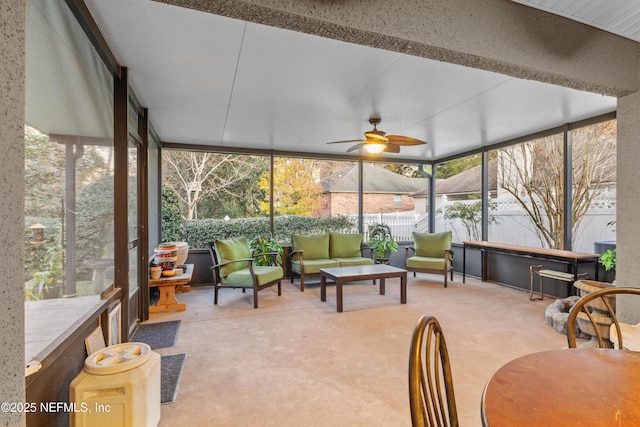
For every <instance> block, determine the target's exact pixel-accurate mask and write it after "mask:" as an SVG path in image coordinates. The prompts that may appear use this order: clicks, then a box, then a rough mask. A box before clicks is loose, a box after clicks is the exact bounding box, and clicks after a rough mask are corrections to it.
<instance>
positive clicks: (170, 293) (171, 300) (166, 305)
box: [149, 284, 187, 313]
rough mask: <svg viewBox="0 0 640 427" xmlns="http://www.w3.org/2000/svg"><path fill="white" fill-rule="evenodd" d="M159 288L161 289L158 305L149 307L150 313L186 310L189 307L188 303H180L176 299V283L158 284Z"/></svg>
mask: <svg viewBox="0 0 640 427" xmlns="http://www.w3.org/2000/svg"><path fill="white" fill-rule="evenodd" d="M158 289H159V290H160V299H159V300H158V305H156V306H150V307H149V312H150V313H158V312H160V311H163V310H166V311H170V310H178V311H184V310H186V309H187V304H185V303H179V302H178V300H177V299H176V285H175V284H171V285H164V286H158Z"/></svg>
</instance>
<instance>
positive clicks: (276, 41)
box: [85, 0, 616, 161]
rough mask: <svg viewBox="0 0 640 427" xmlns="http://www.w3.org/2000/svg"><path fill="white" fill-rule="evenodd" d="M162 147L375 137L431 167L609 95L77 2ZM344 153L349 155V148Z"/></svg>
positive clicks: (322, 146)
mask: <svg viewBox="0 0 640 427" xmlns="http://www.w3.org/2000/svg"><path fill="white" fill-rule="evenodd" d="M85 1H86V3H87V6H88V7H89V9H90V11H91V12H92V14H93V16H94V19H95V20H96V22H97V24H98V26H99V27H100V29H101V31H102V32H103V34H104V36H105V38H106V40H107V42H108V43H109V45H110V46H111V49H112V50H113V52H114V55H115V56H116V58H117V60H118V62H119V63H120V64H121V65H123V66H126V67H127V68H128V71H129V73H128V76H129V81H130V84H131V86H132V88H133V90H134V91H135V93H136V95H137V97H138V99H139V100H140V102H141V104H142V105H143V106H145V107H147V108H149V112H150V117H151V120H152V123H153V125H154V127H155V129H156V130H157V132H158V134H159V136H160V138H161V139H162V141H164V142H172V143H184V144H199V145H206V146H212V147H220V146H224V147H242V148H254V149H273V150H286V151H297V152H311V153H334V154H343V153H344V152H345V150H346V149H347V148H348V147H349V146H350V145H349V144H332V145H327V144H326V142H328V141H335V140H345V139H355V138H360V137H361V136H362V134H363V133H364V132H365V131H367V130H370V129H371V126H370V125H369V123H368V118H369V117H370V116H372V115H380V116H381V117H382V123H381V124H380V125H379V129H382V130H384V131H386V132H387V133H389V134H400V135H406V136H411V137H414V138H418V139H422V140H425V141H427V142H428V144H427V145H426V146H417V147H402V150H401V153H400V154H384V156H387V157H389V158H391V159H393V158H403V159H415V160H426V161H429V160H434V159H440V158H443V157H447V156H451V155H455V154H458V153H463V152H466V151H469V150H472V149H476V148H478V147H479V146H481V145H487V144H491V143H496V142H501V141H504V140H508V139H511V138H514V137H518V136H522V135H527V134H530V133H534V132H537V131H540V130H544V129H548V128H552V127H555V126H560V125H562V124H563V123H566V122H572V121H577V120H581V119H584V118H588V117H591V116H594V115H598V114H603V113H607V112H611V111H614V110H615V108H616V99H615V98H612V97H607V96H602V95H598V94H593V93H587V92H582V91H577V90H573V89H568V88H563V87H559V86H553V85H549V84H544V83H539V82H535V81H528V80H520V79H516V78H513V77H508V76H504V75H500V74H496V73H492V72H486V71H481V70H475V69H471V68H466V67H461V66H457V65H452V64H448V63H443V62H437V61H433V60H428V59H424V58H419V57H415V56H409V55H405V54H399V53H395V52H390V51H384V50H380V49H374V48H370V47H365V46H359V45H354V44H349V43H345V42H341V41H336V40H332V39H325V38H321V37H317V36H312V35H308V34H302V33H297V32H292V31H289V30H283V29H279V28H274V27H267V26H264V25H259V24H255V23H248V22H243V21H238V20H234V19H230V18H225V17H221V16H217V15H212V14H207V13H203V12H198V11H194V10H190V9H184V8H179V7H175V6H169V5H166V4H161V3H157V2H153V1H148V0H109V1H103V0H102V1H101V0H85ZM354 154H356V155H357V154H358V153H357V152H356V153H354Z"/></svg>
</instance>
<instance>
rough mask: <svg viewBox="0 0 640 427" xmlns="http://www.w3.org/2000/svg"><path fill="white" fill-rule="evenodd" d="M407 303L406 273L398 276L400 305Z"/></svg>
mask: <svg viewBox="0 0 640 427" xmlns="http://www.w3.org/2000/svg"><path fill="white" fill-rule="evenodd" d="M406 303H407V273H406V272H405V273H403V274H402V276H400V304H406Z"/></svg>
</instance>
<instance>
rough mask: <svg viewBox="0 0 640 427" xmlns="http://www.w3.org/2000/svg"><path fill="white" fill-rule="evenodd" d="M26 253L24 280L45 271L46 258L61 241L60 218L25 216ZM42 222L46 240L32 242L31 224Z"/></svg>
mask: <svg viewBox="0 0 640 427" xmlns="http://www.w3.org/2000/svg"><path fill="white" fill-rule="evenodd" d="M25 223H26V225H25V231H24V235H25V239H24V242H25V246H24V248H25V249H24V250H25V254H24V281H25V282H27V281H29V280H31V279H33V277H34V274H35V273H37V272H40V271H43V270H44V269H45V267H46V265H47V263H46V262H45V258H46V256H47V254H48V253H50V252H51V251H52V250H53V248H54V247H56V246H58V245H59V241H60V232H61V230H60V218H43V217H26V218H25ZM36 223H40V224H42V225H44V226H45V227H46V228H45V233H44V236H45V241H44V242H43V243H38V244H32V243H30V240H31V229H30V228H29V227H30V226H31V225H33V224H36Z"/></svg>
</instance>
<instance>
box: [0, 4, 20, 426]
mask: <svg viewBox="0 0 640 427" xmlns="http://www.w3.org/2000/svg"><path fill="white" fill-rule="evenodd" d="M25 20H26V0H0V75H2V81H3V85H2V90H0V117H2V120H0V151H1V152H2V156H0V199H1V200H2V203H0V242H2V243H3V245H4V247H5V248H7V249H9V253H10V254H11V255H10V256H7V257H6V259H5V260H4V267H5V268H4V271H5V274H4V275H3V277H2V279H1V280H0V295H1V298H0V330H2V333H1V334H0V347H1V348H2V351H1V352H0V384H2V400H3V401H4V402H25V399H26V397H25V395H26V393H25V379H24V378H25V377H24V372H25V365H24V363H25V362H24V290H23V285H24V277H23V276H24V233H25V229H24V226H25V224H24V191H25V188H24V123H25V117H24V111H25V83H24V82H25V69H24V64H25V31H26V30H25ZM25 423H26V419H25V414H24V412H13V413H11V412H6V411H1V412H0V425H3V426H24V425H25Z"/></svg>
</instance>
